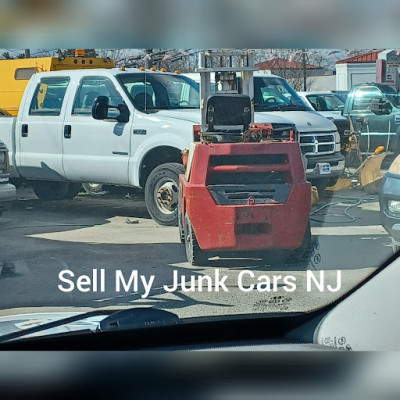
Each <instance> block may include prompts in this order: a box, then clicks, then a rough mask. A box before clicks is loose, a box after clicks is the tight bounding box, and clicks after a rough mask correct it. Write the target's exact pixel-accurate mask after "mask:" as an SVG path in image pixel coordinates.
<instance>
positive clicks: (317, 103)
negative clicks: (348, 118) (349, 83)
mask: <svg viewBox="0 0 400 400" xmlns="http://www.w3.org/2000/svg"><path fill="white" fill-rule="evenodd" d="M306 97H307V99H308V101H309V102H310V103H311V105H312V106H313V108H314V110H315V111H342V110H343V108H344V101H343V100H342V99H341V98H340V97H339V96H337V95H335V94H309V95H307V96H306Z"/></svg>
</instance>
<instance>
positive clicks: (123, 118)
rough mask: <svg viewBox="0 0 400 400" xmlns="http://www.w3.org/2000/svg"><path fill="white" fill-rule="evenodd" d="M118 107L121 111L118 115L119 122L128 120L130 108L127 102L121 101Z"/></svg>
mask: <svg viewBox="0 0 400 400" xmlns="http://www.w3.org/2000/svg"><path fill="white" fill-rule="evenodd" d="M117 109H118V111H119V115H118V116H117V117H116V119H117V121H118V122H128V121H129V114H130V113H129V108H128V106H127V105H126V104H124V103H121V104H118V106H117Z"/></svg>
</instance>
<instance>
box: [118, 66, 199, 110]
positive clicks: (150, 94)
mask: <svg viewBox="0 0 400 400" xmlns="http://www.w3.org/2000/svg"><path fill="white" fill-rule="evenodd" d="M118 80H119V81H120V82H121V83H122V84H123V86H124V88H125V90H126V92H127V93H128V94H129V96H130V98H131V99H132V102H133V105H134V106H135V107H136V108H137V109H138V110H140V111H154V110H171V109H184V108H199V101H200V100H199V91H198V85H197V84H196V83H195V82H193V81H192V80H191V79H189V78H187V77H185V76H179V75H171V74H162V75H161V74H153V73H140V74H137V73H135V74H129V73H126V74H120V75H118Z"/></svg>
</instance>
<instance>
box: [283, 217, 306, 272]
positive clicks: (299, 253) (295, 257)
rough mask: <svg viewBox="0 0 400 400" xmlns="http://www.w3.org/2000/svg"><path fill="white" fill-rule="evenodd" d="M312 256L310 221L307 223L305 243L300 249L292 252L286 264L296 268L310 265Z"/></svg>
mask: <svg viewBox="0 0 400 400" xmlns="http://www.w3.org/2000/svg"><path fill="white" fill-rule="evenodd" d="M311 254H312V240H311V225H310V221H308V223H307V227H306V231H305V233H304V238H303V242H302V243H301V246H300V247H299V248H298V249H295V250H291V251H290V252H289V254H288V257H287V259H286V264H288V265H293V264H295V265H296V266H304V265H308V262H309V261H310V257H311Z"/></svg>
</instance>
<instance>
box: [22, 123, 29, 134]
mask: <svg viewBox="0 0 400 400" xmlns="http://www.w3.org/2000/svg"><path fill="white" fill-rule="evenodd" d="M21 136H22V137H27V136H28V125H27V124H22V126H21Z"/></svg>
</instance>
